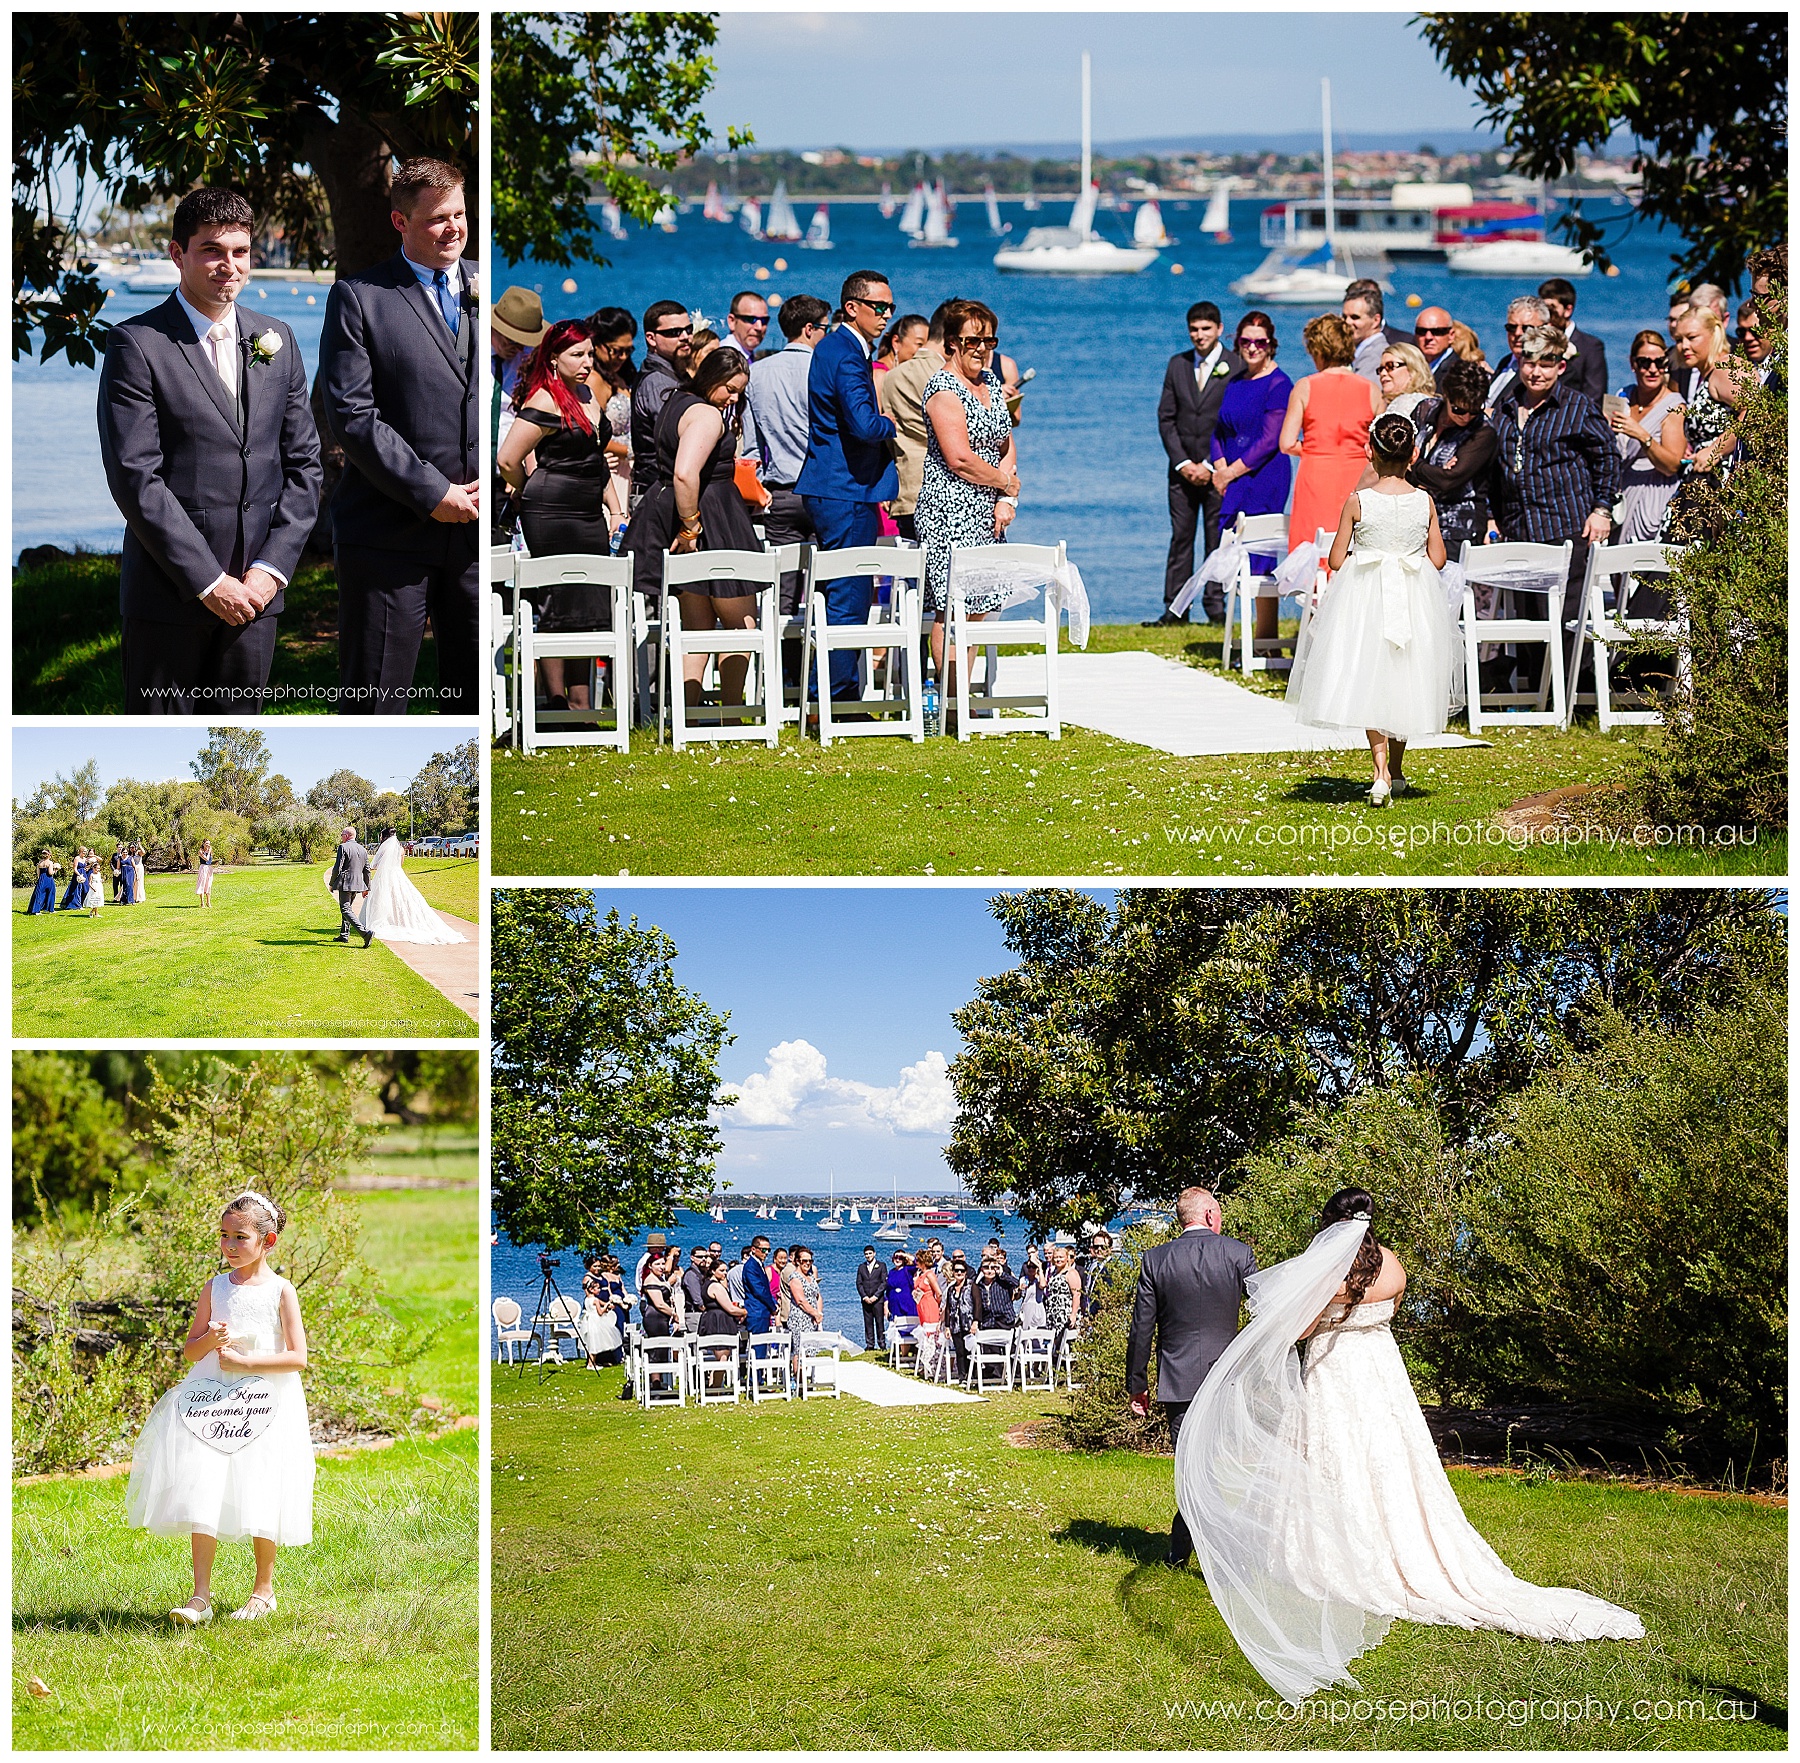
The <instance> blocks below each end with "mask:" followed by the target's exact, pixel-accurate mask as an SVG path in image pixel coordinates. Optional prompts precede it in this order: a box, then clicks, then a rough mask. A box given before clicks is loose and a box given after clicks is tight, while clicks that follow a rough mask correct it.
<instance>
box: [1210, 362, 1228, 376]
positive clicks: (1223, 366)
mask: <svg viewBox="0 0 1800 1763" xmlns="http://www.w3.org/2000/svg"><path fill="white" fill-rule="evenodd" d="M1230 372H1231V363H1230V362H1228V361H1221V362H1220V363H1219V365H1218V366H1217V367H1215V368H1214V369H1213V370H1212V376H1213V378H1214V379H1216V380H1222V379H1224V378H1225V376H1226V375H1227V374H1228V373H1230Z"/></svg>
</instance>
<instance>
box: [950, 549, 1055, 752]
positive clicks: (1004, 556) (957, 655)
mask: <svg viewBox="0 0 1800 1763" xmlns="http://www.w3.org/2000/svg"><path fill="white" fill-rule="evenodd" d="M959 559H960V560H961V561H962V562H963V563H965V564H967V565H970V566H973V567H975V568H980V567H981V566H982V565H983V564H989V565H996V566H1003V567H1005V568H1007V569H1009V570H1017V569H1021V568H1023V569H1029V570H1032V571H1038V570H1041V571H1042V572H1043V576H1044V579H1045V582H1046V583H1048V582H1049V580H1050V578H1051V577H1052V576H1053V575H1055V574H1056V573H1057V572H1058V571H1060V570H1061V569H1062V568H1063V567H1064V565H1065V564H1066V562H1067V561H1068V553H1067V548H1066V547H1065V546H1063V545H1062V544H1060V543H1059V544H1056V545H968V546H960V545H959V546H952V547H951V550H950V591H949V602H950V618H949V628H948V630H947V631H946V632H945V650H944V658H945V663H946V665H948V666H950V667H951V668H952V670H953V671H954V673H955V675H956V738H957V739H958V740H959V741H966V740H968V739H969V738H970V736H972V735H1048V736H1049V737H1050V739H1051V740H1053V741H1060V740H1061V739H1062V709H1061V702H1062V701H1061V696H1060V693H1059V691H1058V688H1057V678H1056V654H1057V642H1058V637H1059V634H1060V632H1061V628H1062V612H1061V609H1060V608H1059V607H1057V606H1056V605H1055V604H1054V603H1053V602H1052V600H1051V598H1050V592H1049V588H1048V586H1046V588H1045V591H1044V608H1043V611H1042V613H1041V614H1040V615H1039V616H1038V617H1036V618H1025V619H1012V618H1007V619H994V620H992V621H989V620H986V619H972V618H970V616H969V614H968V609H967V608H966V607H965V606H964V604H963V597H962V590H961V588H960V587H959V586H958V584H957V579H956V572H957V563H958V560H959ZM975 644H990V645H993V644H1003V645H1005V647H1007V648H1009V649H1014V648H1027V649H1032V650H1039V651H1041V652H1042V654H1043V657H1044V689H1043V691H1042V692H1041V693H1031V692H1020V693H1012V694H1009V695H1007V696H1001V695H1000V694H998V693H996V692H994V691H992V690H991V689H990V690H989V691H988V692H987V693H985V694H984V695H983V696H982V697H981V699H980V700H979V703H980V707H981V708H982V709H983V710H985V711H986V712H987V714H986V716H985V717H983V719H982V720H981V722H980V723H979V724H977V723H976V722H975V721H974V720H973V719H972V717H971V715H970V709H971V694H970V691H969V670H968V669H967V668H966V667H964V666H963V665H962V655H963V651H964V650H965V649H967V648H969V647H971V646H972V645H975ZM994 677H995V675H994V667H993V663H992V662H991V661H990V663H989V668H988V679H989V683H990V688H991V685H992V683H993V681H994ZM1003 710H1024V711H1028V712H1032V713H1033V714H1028V715H1025V716H1003V715H1001V714H1000V713H1001V712H1002V711H1003Z"/></svg>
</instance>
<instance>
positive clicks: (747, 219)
mask: <svg viewBox="0 0 1800 1763" xmlns="http://www.w3.org/2000/svg"><path fill="white" fill-rule="evenodd" d="M738 224H739V225H740V226H742V227H743V229H744V231H745V232H747V233H748V234H749V235H750V237H751V238H753V239H760V238H761V237H762V236H763V231H762V204H761V203H760V202H757V201H754V200H751V201H746V202H745V204H744V206H743V207H742V208H740V209H739V210H738Z"/></svg>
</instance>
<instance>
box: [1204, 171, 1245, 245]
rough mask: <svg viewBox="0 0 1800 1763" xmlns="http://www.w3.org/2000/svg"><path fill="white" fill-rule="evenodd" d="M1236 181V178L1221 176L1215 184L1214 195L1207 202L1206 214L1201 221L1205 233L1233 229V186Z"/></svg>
mask: <svg viewBox="0 0 1800 1763" xmlns="http://www.w3.org/2000/svg"><path fill="white" fill-rule="evenodd" d="M1236 182H1237V179H1236V178H1220V179H1219V181H1218V182H1217V183H1216V184H1214V185H1213V192H1212V196H1211V198H1210V199H1209V200H1208V202H1207V204H1206V214H1205V216H1204V217H1203V218H1202V219H1201V222H1200V230H1201V231H1202V232H1203V233H1228V232H1230V231H1231V187H1232V185H1233V184H1235V183H1236Z"/></svg>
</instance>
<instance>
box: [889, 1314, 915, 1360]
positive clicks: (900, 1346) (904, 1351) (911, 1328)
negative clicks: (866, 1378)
mask: <svg viewBox="0 0 1800 1763" xmlns="http://www.w3.org/2000/svg"><path fill="white" fill-rule="evenodd" d="M909 1365H910V1366H911V1367H912V1369H913V1370H914V1371H917V1370H918V1368H919V1325H918V1324H917V1323H916V1322H912V1321H909V1320H908V1319H907V1318H905V1317H901V1316H895V1317H891V1318H889V1320H888V1369H889V1370H891V1371H904V1370H905V1369H906V1368H907V1367H908V1366H909Z"/></svg>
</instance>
